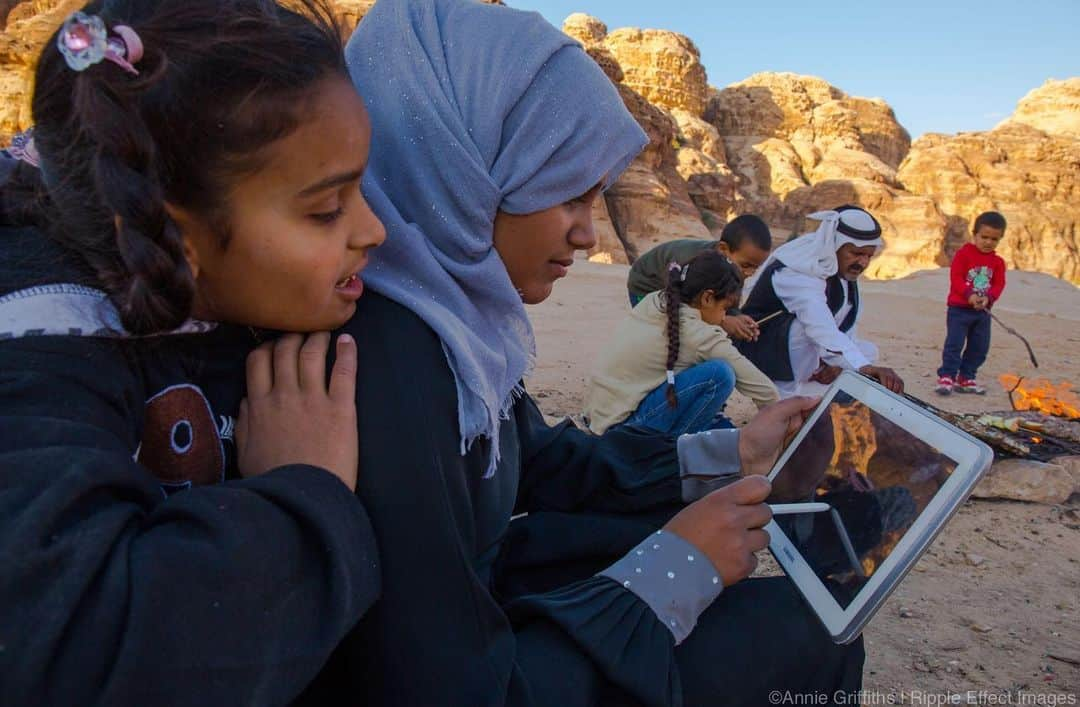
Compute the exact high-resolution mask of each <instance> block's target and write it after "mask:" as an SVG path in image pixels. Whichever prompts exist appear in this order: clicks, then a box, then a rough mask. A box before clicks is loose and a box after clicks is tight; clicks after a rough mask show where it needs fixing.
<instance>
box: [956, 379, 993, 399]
mask: <svg viewBox="0 0 1080 707" xmlns="http://www.w3.org/2000/svg"><path fill="white" fill-rule="evenodd" d="M953 390H955V391H956V392H957V393H974V394H975V395H986V388H984V387H982V386H981V385H979V384H978V383H976V382H975V379H974V378H964V377H963V376H957V377H956V384H955V385H954V386H953Z"/></svg>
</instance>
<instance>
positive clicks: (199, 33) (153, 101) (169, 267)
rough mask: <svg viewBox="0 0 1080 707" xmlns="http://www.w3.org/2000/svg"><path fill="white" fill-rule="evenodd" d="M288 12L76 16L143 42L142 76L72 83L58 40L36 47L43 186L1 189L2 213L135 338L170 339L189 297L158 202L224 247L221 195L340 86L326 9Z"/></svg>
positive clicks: (172, 4) (171, 229) (134, 2)
mask: <svg viewBox="0 0 1080 707" xmlns="http://www.w3.org/2000/svg"><path fill="white" fill-rule="evenodd" d="M288 4H289V8H286V7H285V6H284V5H281V4H279V3H277V2H274V1H273V0H95V2H91V3H90V4H89V5H87V6H86V8H85V9H84V12H86V13H88V14H94V15H99V16H101V17H102V19H103V20H104V22H105V25H106V27H107V28H108V29H109V30H110V32H111V31H112V28H113V27H115V26H116V25H118V24H125V25H128V26H130V27H132V28H133V29H134V30H135V31H136V32H137V33H138V34H139V36H140V37H141V39H142V42H143V45H144V47H145V51H144V55H143V57H142V59H141V60H140V61H139V62H138V63H137V65H136V68H137V69H138V71H139V75H138V76H133V75H131V74H129V73H127V72H125V71H123V70H122V69H121V68H120V67H118V66H116V65H115V64H112V63H110V62H107V61H103V62H101V63H100V64H96V65H93V66H90V67H89V68H87V69H86V70H84V71H81V72H76V71H73V70H72V69H70V68H69V67H68V66H67V65H66V62H65V61H64V58H63V56H62V55H61V54H60V52H59V51H58V50H57V49H56V35H54V36H53V37H52V38H51V39H50V41H48V42H46V43H45V45H44V49H43V50H42V55H41V59H40V61H39V63H38V68H37V73H36V76H35V91H34V99H33V113H34V121H35V129H34V139H35V143H36V144H37V148H38V152H39V153H40V155H41V161H42V172H41V174H40V177H38V179H41V178H43V179H44V182H45V185H46V187H45V188H40V186H39V187H38V188H23V187H24V186H26V185H20V186H19V188H18V189H17V188H15V187H16V185H12V186H11V188H8V186H7V185H5V189H4V192H5V193H4V199H3V200H2V207H3V211H4V213H5V214H13V215H20V216H22V217H24V220H25V221H27V222H32V223H35V224H40V225H44V226H45V228H46V230H47V232H48V234H49V236H50V237H51V238H53V239H54V240H56V241H57V242H59V243H60V244H61V245H62V246H64V247H65V248H66V249H67V250H69V251H71V252H72V253H74V254H76V255H77V256H79V257H81V258H82V259H83V260H84V261H85V262H86V264H87V265H88V266H89V269H90V270H91V271H92V272H93V273H95V277H96V282H95V283H94V284H96V285H97V286H100V287H101V288H102V289H104V290H105V291H106V292H108V293H109V295H110V296H111V298H112V300H113V302H114V304H115V305H116V306H117V309H118V311H119V313H120V317H121V320H122V322H123V324H124V326H125V327H126V328H127V329H128V330H129V331H131V332H133V333H136V334H149V333H155V332H160V331H167V330H169V329H172V328H175V327H176V326H178V325H179V324H181V323H182V322H183V321H184V320H185V319H186V318H188V317H190V316H191V312H192V307H193V303H194V301H195V294H196V285H195V280H194V277H193V275H192V272H191V269H190V267H189V266H188V263H187V260H186V258H185V255H184V245H183V239H182V237H181V234H180V232H179V229H178V228H177V226H176V224H174V223H173V221H172V220H171V219H170V218H169V215H168V212H167V210H166V208H165V207H166V203H169V204H172V205H174V206H177V207H179V208H183V209H187V210H189V211H191V212H193V213H195V214H197V215H198V216H199V217H201V218H202V219H204V220H205V222H206V223H207V224H209V225H210V226H211V228H212V229H213V230H214V232H215V235H216V236H218V240H219V242H220V244H221V247H222V248H226V247H227V246H228V240H229V218H228V216H229V214H228V208H227V203H226V198H227V195H228V194H229V192H230V190H231V186H232V185H233V184H234V183H235V181H236V180H237V179H239V178H242V177H243V176H246V175H247V174H250V173H252V172H254V171H257V170H258V169H259V168H261V167H262V161H261V160H262V157H263V153H262V150H263V148H265V147H266V146H267V145H269V144H270V143H272V142H274V141H276V140H278V139H280V138H282V137H285V136H287V135H289V134H290V133H291V132H292V131H293V130H294V129H295V128H296V126H297V125H299V123H300V121H301V119H302V115H301V114H300V111H301V110H302V107H303V105H304V104H305V99H306V97H307V96H308V95H309V94H310V93H311V92H313V91H314V90H316V89H317V87H318V85H319V82H321V81H322V80H324V79H325V78H328V77H331V76H337V77H340V78H341V79H343V80H347V79H348V73H347V70H346V68H345V63H344V55H343V46H342V32H341V29H340V26H339V25H338V23H337V20H336V19H335V15H334V13H333V10H332V9H331V8H330V7H329V6H328V5H327V4H326V2H325V0H291V1H290V2H289V3H288ZM24 181H25V180H24ZM18 195H25V196H22V197H20V198H18V199H16V198H15V197H16V196H18ZM43 195H45V198H42V196H43ZM9 197H10V200H9ZM31 197H33V203H32V199H31ZM31 206H32V207H33V208H30V207H31ZM24 207H26V208H24Z"/></svg>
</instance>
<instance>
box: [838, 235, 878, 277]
mask: <svg viewBox="0 0 1080 707" xmlns="http://www.w3.org/2000/svg"><path fill="white" fill-rule="evenodd" d="M876 252H877V248H876V247H874V246H872V245H864V246H858V247H856V246H855V245H854V244H852V243H845V244H844V245H842V246H840V250H838V251H836V272H837V274H838V275H840V277H842V278H844V279H845V280H848V281H849V282H855V281H856V280H858V279H859V276H860V275H862V274H863V272H864V271H865V270H866V268H867V266H869V265H870V258H872V257H874V253H876Z"/></svg>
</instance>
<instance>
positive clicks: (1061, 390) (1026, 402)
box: [998, 373, 1080, 420]
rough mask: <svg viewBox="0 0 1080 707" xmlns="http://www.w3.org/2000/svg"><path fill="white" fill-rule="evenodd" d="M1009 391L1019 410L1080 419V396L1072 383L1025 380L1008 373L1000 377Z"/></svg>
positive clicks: (1040, 379) (1010, 399)
mask: <svg viewBox="0 0 1080 707" xmlns="http://www.w3.org/2000/svg"><path fill="white" fill-rule="evenodd" d="M998 380H999V381H1001V385H1002V386H1003V387H1004V388H1005V390H1006V392H1008V393H1009V401H1010V402H1011V403H1012V406H1013V407H1014V408H1015V409H1017V410H1034V411H1037V412H1043V413H1046V414H1047V415H1056V416H1058V417H1065V418H1069V419H1072V420H1076V419H1080V397H1077V395H1076V393H1074V392H1073V390H1072V383H1064V382H1063V383H1058V384H1057V385H1055V384H1053V383H1051V382H1050V381H1048V380H1046V379H1045V378H1037V379H1035V380H1025V379H1024V378H1023V377H1021V376H1016V375H1013V374H1011V373H1006V374H1004V375H1002V376H1000V377H999V378H998Z"/></svg>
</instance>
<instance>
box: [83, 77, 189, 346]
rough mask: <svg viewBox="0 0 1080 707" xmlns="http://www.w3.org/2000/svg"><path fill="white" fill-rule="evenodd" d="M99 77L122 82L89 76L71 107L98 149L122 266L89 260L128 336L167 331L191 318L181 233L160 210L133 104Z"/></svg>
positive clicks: (151, 160)
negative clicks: (133, 333) (118, 312)
mask: <svg viewBox="0 0 1080 707" xmlns="http://www.w3.org/2000/svg"><path fill="white" fill-rule="evenodd" d="M105 76H108V77H109V78H111V79H118V80H119V81H117V82H118V83H119V82H122V81H124V80H125V79H128V77H127V76H125V75H123V74H120V73H119V72H115V71H112V72H108V73H106V72H96V73H95V74H92V75H90V74H89V72H88V75H87V76H86V77H85V80H84V81H82V82H79V83H77V84H76V85H77V91H76V95H75V105H76V110H77V115H78V116H79V118H78V119H79V120H80V122H82V123H83V124H84V125H85V126H86V131H87V133H88V137H89V138H90V140H92V141H93V142H94V143H95V144H96V145H97V151H96V154H95V155H94V157H93V159H92V161H91V167H90V172H91V175H92V178H93V182H94V184H95V185H96V188H97V192H98V195H99V197H100V199H101V202H102V205H103V206H104V207H105V209H106V210H107V211H108V212H109V213H111V214H112V215H113V224H114V230H115V242H116V248H117V252H118V253H119V256H120V262H119V263H117V262H116V261H115V260H114V259H102V258H98V257H91V258H88V260H89V261H90V264H91V265H92V266H93V267H94V269H95V271H96V272H98V273H99V275H100V276H102V279H103V281H104V282H103V284H105V286H106V287H107V288H108V289H109V291H111V292H112V293H113V299H114V301H115V302H116V304H117V308H118V309H119V311H120V318H121V320H122V321H123V322H124V324H125V326H126V327H127V328H128V329H129V330H130V331H132V332H135V333H150V332H155V331H162V330H168V329H173V328H176V327H177V326H179V325H180V324H182V323H183V322H184V320H185V319H187V317H188V315H189V313H190V312H191V305H192V302H193V300H194V297H195V280H194V278H193V277H192V273H191V270H190V268H189V267H188V264H187V261H186V260H185V258H184V249H183V243H182V241H181V238H180V233H179V231H178V230H177V228H176V225H175V224H174V223H173V222H172V220H171V219H170V218H169V216H168V214H167V213H166V211H165V195H164V193H163V191H162V187H161V180H160V178H159V176H158V174H157V170H156V167H155V165H156V164H157V160H156V149H155V146H154V138H153V136H152V135H151V134H150V131H149V130H148V129H147V128H146V125H145V124H144V123H143V121H142V119H141V116H140V115H139V112H138V110H137V108H136V106H135V105H134V101H132V100H131V99H130V98H125V97H124V96H123V95H118V94H117V93H116V92H115V91H114V90H113V88H112V87H111V86H110V85H108V84H107V83H106V82H105V81H102V80H101V79H102V77H105ZM91 117H97V118H98V119H97V120H91V119H90V118H91ZM116 265H121V267H120V268H117V267H116Z"/></svg>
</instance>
